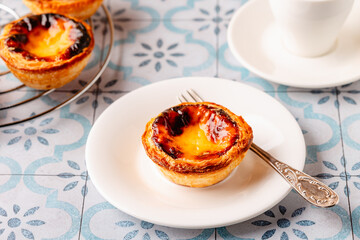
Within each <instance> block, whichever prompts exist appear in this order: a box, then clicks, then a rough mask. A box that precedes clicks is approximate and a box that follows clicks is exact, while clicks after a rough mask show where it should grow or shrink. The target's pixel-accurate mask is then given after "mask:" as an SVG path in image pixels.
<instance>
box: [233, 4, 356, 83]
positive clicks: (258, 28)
mask: <svg viewBox="0 0 360 240" xmlns="http://www.w3.org/2000/svg"><path fill="white" fill-rule="evenodd" d="M353 15H354V17H352V16H353ZM357 15H359V13H358V14H357ZM359 20H360V19H359V16H356V14H355V13H354V14H351V15H350V17H349V19H348V20H347V22H346V23H345V25H344V28H343V30H342V31H341V33H340V35H339V37H338V41H337V45H336V47H335V48H334V49H333V51H332V52H330V53H328V54H326V55H323V56H321V57H316V58H305V57H299V56H296V55H294V54H291V53H290V52H288V51H287V50H286V49H285V48H284V46H283V44H282V40H281V39H280V36H279V29H278V28H277V26H276V24H275V22H274V17H273V15H272V13H271V9H270V6H269V3H268V1H265V0H251V1H249V2H248V3H246V4H245V5H244V6H243V7H241V8H240V9H239V10H238V11H237V12H236V13H235V14H234V16H233V18H232V19H231V22H230V24H229V28H228V43H229V48H230V50H231V52H232V53H233V54H234V56H235V57H236V59H237V60H238V61H239V62H240V63H241V64H242V65H243V66H244V67H246V68H248V69H249V70H250V71H252V72H253V73H255V74H257V75H258V76H260V77H262V78H264V79H267V80H269V81H272V82H276V83H280V84H284V85H288V86H294V87H302V88H323V87H332V86H338V85H343V84H346V83H349V82H353V81H356V80H359V79H360V68H359V67H358V66H359V64H360V45H359V39H360V36H359V35H360V31H359V30H358V29H359Z"/></svg>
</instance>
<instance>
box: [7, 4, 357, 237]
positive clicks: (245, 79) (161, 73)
mask: <svg viewBox="0 0 360 240" xmlns="http://www.w3.org/2000/svg"><path fill="white" fill-rule="evenodd" d="M0 2H2V3H5V4H6V5H8V6H9V7H11V8H13V9H14V10H15V11H16V12H18V13H20V14H21V15H22V14H25V13H27V12H28V10H27V9H26V7H24V5H23V4H22V3H21V1H19V0H3V1H0ZM245 2H246V1H242V0H204V1H201V0H187V1H185V0H178V1H171V0H152V1H147V0H122V1H120V0H106V1H105V5H106V6H107V7H108V9H109V11H110V12H111V14H112V18H113V21H114V24H115V43H114V54H113V55H112V57H111V61H110V64H109V66H108V67H107V68H106V70H105V72H104V74H103V75H102V76H101V79H100V81H98V82H97V83H96V84H95V85H94V86H93V87H92V88H91V89H90V90H89V91H88V92H87V93H85V94H84V95H82V96H81V97H80V98H79V99H77V100H76V101H75V102H73V103H71V104H70V105H68V106H66V107H64V108H62V109H60V110H57V111H54V112H52V113H50V114H48V115H45V116H43V117H40V118H37V119H35V120H33V121H30V122H26V123H24V124H20V125H15V126H11V127H6V128H1V129H0V239H126V240H128V239H282V240H283V239H360V200H359V199H360V157H359V156H360V155H359V153H360V137H359V136H360V130H359V129H360V128H359V127H360V108H359V104H360V95H359V93H360V83H359V82H355V83H352V84H349V85H346V86H339V87H335V88H328V89H320V90H319V89H299V88H291V87H287V86H282V85H277V84H274V83H271V82H268V81H266V80H265V79H261V78H259V77H257V76H255V75H253V74H252V73H251V72H250V71H248V70H247V69H245V68H244V67H242V66H241V65H239V64H238V63H237V61H236V60H235V59H234V57H233V56H232V54H231V52H230V51H229V47H228V44H227V42H226V30H227V25H228V23H229V20H230V18H231V16H232V15H233V13H234V12H235V11H236V10H237V9H238V8H240V7H241V6H242V5H243V4H246V3H245ZM8 19H11V17H10V16H9V15H7V14H5V13H4V12H0V20H1V21H2V22H6V21H8ZM104 19H105V17H104V13H103V12H102V11H99V12H98V13H97V14H96V15H95V16H93V21H94V28H95V35H96V47H95V50H94V54H93V57H92V59H91V62H90V63H89V65H88V67H87V68H86V70H85V71H84V72H83V74H82V75H81V76H80V77H79V79H78V80H75V81H74V82H72V83H71V84H69V85H68V86H66V87H65V88H63V89H60V90H58V91H56V92H55V93H52V94H51V95H50V96H48V97H45V98H43V99H41V100H39V101H38V102H37V103H36V104H31V105H30V106H31V107H25V108H23V109H21V110H18V109H16V110H9V111H1V112H0V121H1V122H6V121H9V120H12V119H16V118H20V117H23V116H30V115H31V114H32V113H33V112H35V111H36V109H37V108H42V107H45V106H52V105H53V104H54V103H55V102H56V101H58V100H59V99H62V98H64V97H67V96H69V95H71V94H72V93H73V91H74V90H75V89H79V87H80V86H81V85H83V84H84V82H85V79H88V78H87V76H88V75H91V74H92V73H93V72H95V71H97V70H98V67H99V59H101V53H102V52H103V51H104V49H105V50H106V49H107V47H108V46H107V43H108V39H107V38H108V33H109V29H108V27H107V23H106V21H105V20H104ZM249 24H251V22H249ZM244 34H246V33H244ZM3 69H4V65H3V64H1V66H0V70H3ZM179 76H210V77H221V78H227V79H232V80H234V81H238V82H242V83H246V84H248V85H251V86H253V87H255V88H258V89H261V90H262V91H265V92H266V93H267V94H269V95H271V96H273V97H274V98H276V99H277V100H278V101H280V102H281V103H282V104H283V105H284V106H285V107H286V108H287V109H289V111H290V112H291V113H292V114H293V115H294V116H295V118H296V119H297V120H298V123H299V125H300V127H301V129H302V130H303V134H304V137H305V141H306V145H307V161H306V166H305V169H304V171H305V172H307V173H309V174H310V175H312V176H315V177H318V178H320V179H321V180H322V181H324V182H325V183H327V184H328V185H329V186H331V187H332V188H333V189H335V190H336V191H337V192H338V194H339V195H340V203H339V205H338V206H336V207H333V208H329V209H319V208H315V207H312V206H311V205H309V204H308V203H306V202H305V201H303V200H302V199H300V198H299V197H298V196H297V194H296V193H294V192H290V193H289V195H288V196H287V197H285V198H284V199H283V200H282V201H281V202H280V203H279V204H277V205H276V206H275V207H273V208H272V209H270V210H269V211H267V212H265V213H263V214H261V215H260V216H258V217H256V218H254V219H251V220H248V221H246V222H243V223H239V224H236V225H233V226H224V227H220V228H216V229H197V230H187V229H175V228H168V227H164V226H158V225H154V224H152V223H149V222H145V221H142V220H140V219H136V218H134V217H131V216H129V215H127V214H125V213H123V212H121V211H119V210H117V209H116V208H114V207H113V206H111V205H110V204H109V203H107V202H106V200H105V199H104V198H103V197H102V196H101V195H100V194H99V193H98V192H97V190H96V189H95V188H94V186H93V184H92V182H91V179H90V178H89V176H88V174H87V171H86V166H85V157H84V151H85V144H86V139H87V136H88V134H89V131H90V129H91V126H92V125H93V124H94V122H95V121H96V119H97V118H98V116H99V115H100V114H101V113H102V112H103V111H104V109H106V108H107V107H108V106H109V104H111V103H112V102H113V101H115V100H116V99H118V98H120V97H121V96H123V95H124V94H126V93H128V92H130V91H132V90H134V89H136V88H139V87H141V86H143V85H146V84H150V83H153V82H156V81H160V80H164V79H168V78H173V77H179ZM0 83H1V84H0V85H1V86H0V90H4V89H6V88H8V87H9V86H15V85H17V84H18V81H17V80H16V79H15V78H14V77H13V76H11V75H7V76H5V77H1V80H0ZM32 94H34V91H32V90H30V89H25V90H24V89H23V90H18V91H16V92H15V93H12V95H11V98H10V97H9V95H0V104H1V105H6V104H8V102H13V101H18V100H19V99H23V98H27V97H29V96H31V95H32ZM234 214H236V213H234ZM215 217H216V216H214V218H215Z"/></svg>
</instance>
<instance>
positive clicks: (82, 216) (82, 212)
mask: <svg viewBox="0 0 360 240" xmlns="http://www.w3.org/2000/svg"><path fill="white" fill-rule="evenodd" d="M88 178H89V175H87V176H86V179H85V185H84V186H85V188H84V189H85V192H84V196H83V200H82V206H81V217H80V225H79V238H78V240H80V237H81V230H82V222H83V218H84V209H85V197H86V192H87V191H88V190H87V189H88V187H87V183H88Z"/></svg>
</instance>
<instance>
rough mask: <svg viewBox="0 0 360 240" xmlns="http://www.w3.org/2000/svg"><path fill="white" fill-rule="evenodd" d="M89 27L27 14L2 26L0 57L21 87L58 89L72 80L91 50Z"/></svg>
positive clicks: (54, 16)
mask: <svg viewBox="0 0 360 240" xmlns="http://www.w3.org/2000/svg"><path fill="white" fill-rule="evenodd" d="M94 44H95V43H94V37H93V33H92V30H91V28H90V27H89V25H87V24H86V23H85V22H83V21H78V20H76V19H74V18H71V17H66V16H63V15H58V14H52V13H49V14H40V15H30V16H25V17H23V18H20V19H18V20H16V21H14V22H11V23H9V24H8V25H6V26H5V28H4V31H3V34H2V36H1V38H0V57H1V58H2V59H3V60H4V62H5V64H6V65H7V67H8V68H9V69H10V71H11V72H12V73H13V74H14V75H15V76H16V77H17V78H18V79H19V80H20V81H22V82H23V83H24V84H25V85H27V86H29V87H32V88H36V89H51V88H58V87H61V86H63V85H65V84H66V83H68V82H70V81H72V80H73V79H75V78H76V77H77V76H78V75H79V74H80V73H81V71H82V70H83V69H84V67H85V66H86V64H87V62H88V60H89V58H90V56H91V52H92V50H93V48H94Z"/></svg>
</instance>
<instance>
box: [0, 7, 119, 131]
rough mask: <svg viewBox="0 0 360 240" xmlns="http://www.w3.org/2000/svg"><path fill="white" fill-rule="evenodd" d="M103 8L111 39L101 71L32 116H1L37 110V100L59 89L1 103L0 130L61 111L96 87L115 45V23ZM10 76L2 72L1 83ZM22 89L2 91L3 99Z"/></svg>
mask: <svg viewBox="0 0 360 240" xmlns="http://www.w3.org/2000/svg"><path fill="white" fill-rule="evenodd" d="M101 8H102V10H103V11H104V13H105V15H106V20H107V21H106V22H107V23H106V24H108V26H107V27H108V29H109V31H108V32H109V36H110V38H109V43H108V46H109V47H108V48H103V49H102V50H101V51H102V52H101V53H100V56H104V57H100V60H99V61H100V63H99V70H97V71H96V72H95V73H92V76H91V77H89V78H88V80H87V81H86V83H83V84H82V86H81V88H79V89H77V90H76V91H75V92H72V91H68V93H69V94H67V95H68V96H66V97H65V98H63V99H61V101H56V104H53V105H51V106H49V107H47V108H45V109H41V110H40V111H39V112H37V113H34V112H33V113H32V114H30V116H22V117H20V118H18V117H13V118H12V120H10V121H9V120H8V121H7V122H3V120H2V119H1V116H2V115H6V111H9V110H14V109H16V110H18V111H20V112H21V111H22V110H21V109H20V108H26V109H32V108H33V107H34V108H35V105H37V103H36V100H38V99H41V98H44V97H45V96H48V97H49V96H51V94H54V92H55V91H56V90H57V89H50V90H45V91H33V94H31V96H29V97H25V99H21V100H19V101H15V102H12V103H11V104H7V105H6V106H2V104H1V101H0V128H2V127H7V126H11V125H15V124H20V123H23V122H26V121H30V120H33V119H35V118H38V117H40V116H43V115H45V114H48V113H50V112H52V111H55V110H57V109H60V108H62V107H64V106H65V105H67V104H69V103H71V102H73V101H74V100H76V99H77V98H79V97H80V96H81V95H82V94H84V93H85V92H86V91H87V90H88V89H89V88H90V87H91V86H93V85H94V83H95V82H96V81H97V80H98V79H99V77H100V76H101V74H102V73H103V72H104V70H105V68H106V66H107V65H108V63H109V61H110V55H111V52H112V47H113V43H114V26H113V22H112V19H111V15H110V13H109V11H108V9H107V8H106V7H105V6H104V5H101ZM0 9H1V10H3V11H5V12H6V13H7V14H10V15H11V16H12V17H13V18H14V19H18V18H19V16H18V14H17V13H16V12H15V11H14V10H13V9H11V8H9V7H7V6H6V5H4V4H0ZM88 22H89V24H90V26H91V27H92V29H93V30H94V26H93V21H92V18H90V19H88ZM8 74H11V72H10V71H8V70H5V71H0V83H1V80H2V79H1V78H2V77H4V76H5V75H8ZM83 82H84V81H83ZM65 86H66V85H65ZM22 89H25V90H24V91H27V87H26V86H25V85H23V84H21V83H20V81H19V84H18V85H16V86H12V87H9V88H8V89H7V88H6V87H5V89H2V90H1V91H0V96H1V95H2V96H3V99H9V98H10V97H7V96H10V95H11V94H14V93H16V92H18V91H21V90H22ZM30 91H31V90H30Z"/></svg>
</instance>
